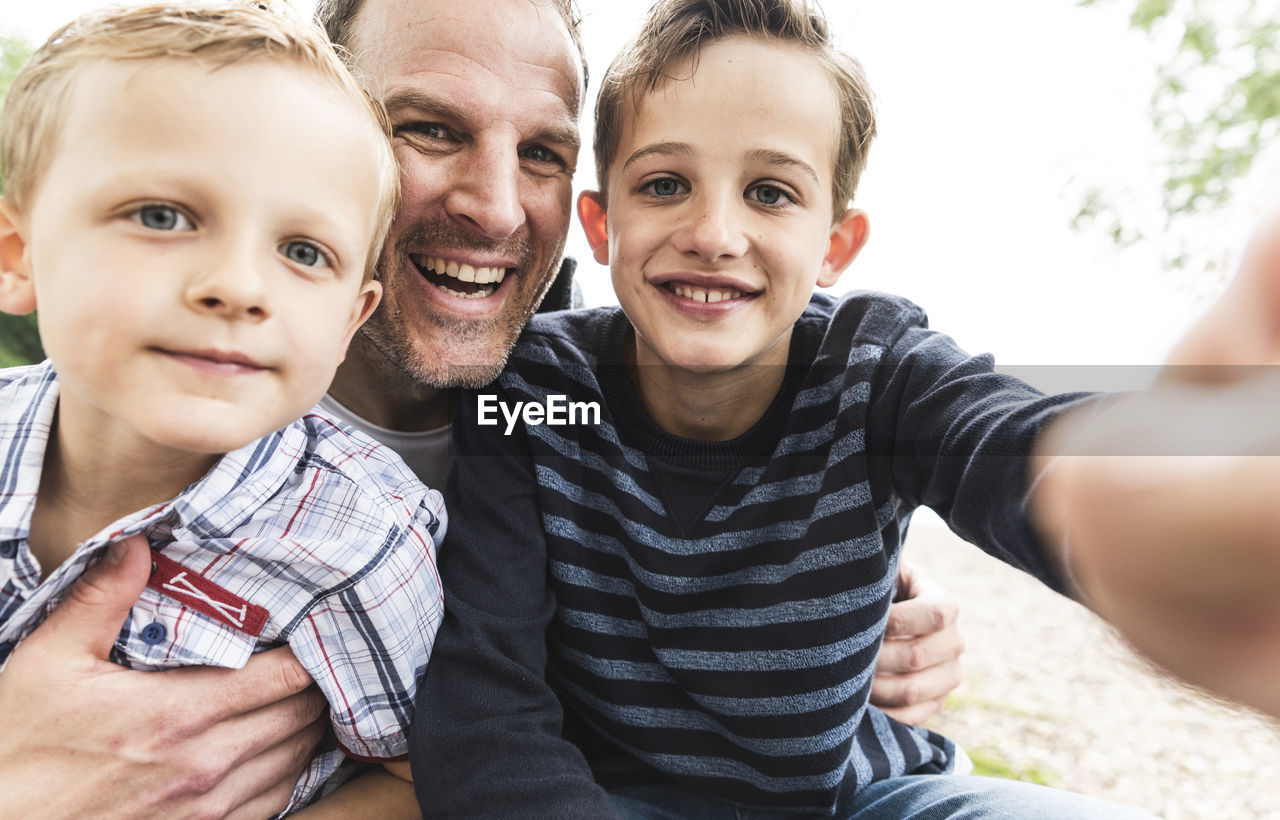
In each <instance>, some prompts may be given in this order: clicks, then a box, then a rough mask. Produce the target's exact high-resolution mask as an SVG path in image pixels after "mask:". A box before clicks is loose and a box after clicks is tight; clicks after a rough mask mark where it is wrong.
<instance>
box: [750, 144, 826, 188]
mask: <svg viewBox="0 0 1280 820" xmlns="http://www.w3.org/2000/svg"><path fill="white" fill-rule="evenodd" d="M747 158H748V159H750V160H751V161H753V162H760V163H764V164H765V165H780V166H783V167H786V168H794V169H795V170H797V171H799V172H800V173H802V174H804V175H805V176H807V177H809V178H810V179H812V180H813V181H814V183H815V184H817V185H821V184H822V180H820V179H819V178H818V172H817V171H815V170H814V169H813V166H812V165H810V164H809V163H807V162H805V161H804V160H802V159H800V158H799V157H796V156H793V155H792V154H788V153H787V152H785V151H775V150H773V149H771V148H757V149H755V150H754V151H749V152H747Z"/></svg>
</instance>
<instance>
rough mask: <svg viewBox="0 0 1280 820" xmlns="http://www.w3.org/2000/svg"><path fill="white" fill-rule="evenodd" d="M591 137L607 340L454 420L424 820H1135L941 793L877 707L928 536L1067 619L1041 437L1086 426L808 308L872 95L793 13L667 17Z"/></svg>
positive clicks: (850, 234) (557, 348) (840, 231)
mask: <svg viewBox="0 0 1280 820" xmlns="http://www.w3.org/2000/svg"><path fill="white" fill-rule="evenodd" d="M596 114H597V123H596V139H595V150H596V163H597V171H598V178H599V181H600V192H599V193H593V192H588V193H585V194H584V195H583V196H582V197H581V198H580V200H579V215H580V217H581V220H582V223H583V226H584V228H585V230H586V233H587V237H588V240H589V242H590V244H591V246H592V248H593V250H594V255H595V257H596V259H597V261H599V262H601V263H602V264H608V265H609V266H610V269H611V273H612V279H613V285H614V289H615V292H616V293H617V296H618V299H619V302H620V303H621V310H617V309H600V310H595V311H589V312H577V313H562V314H555V315H552V316H550V317H546V318H544V319H540V320H535V322H534V323H533V324H532V325H531V327H530V330H529V331H528V332H527V333H526V334H525V336H524V337H523V338H522V340H521V342H520V344H519V345H518V347H517V348H516V350H515V351H514V353H513V355H512V358H511V360H510V363H509V365H508V369H507V370H506V372H505V373H504V374H503V375H502V376H501V377H500V378H499V380H498V381H497V383H496V384H495V385H494V386H492V387H491V388H489V389H485V390H483V391H481V393H482V394H483V395H479V396H477V395H471V396H466V397H464V398H463V399H462V400H461V401H460V406H459V416H460V419H459V422H458V423H457V424H456V425H455V430H456V431H457V434H458V435H459V441H458V443H457V449H458V452H460V453H467V454H470V456H471V457H464V458H459V459H458V461H457V464H456V470H455V475H454V477H453V479H452V480H451V483H450V485H449V488H448V492H447V495H448V497H449V501H450V510H451V513H452V515H453V517H454V522H455V527H454V529H453V531H452V535H451V540H450V543H449V545H448V547H447V549H446V550H445V560H444V562H443V563H442V567H441V569H442V574H443V576H444V579H445V585H446V588H447V589H448V590H449V607H448V613H447V614H446V616H445V620H444V623H443V625H442V627H441V632H440V634H439V636H438V640H437V643H436V647H435V655H434V657H433V661H432V664H431V666H430V668H429V669H428V672H427V676H426V678H425V682H424V686H423V689H422V691H421V693H420V695H419V700H418V703H419V706H418V722H417V723H416V724H415V729H414V742H413V745H412V751H411V761H412V763H413V766H414V773H415V778H416V784H417V789H418V793H419V799H420V802H421V804H422V807H423V810H424V813H425V814H427V815H428V816H441V817H444V816H448V817H453V816H485V817H499V816H502V817H506V816H510V817H522V816H537V817H557V818H568V817H574V818H578V817H581V818H598V817H607V816H613V815H614V813H615V812H621V814H622V816H626V817H654V818H657V817H663V818H667V817H694V816H696V817H725V818H730V817H738V816H744V815H743V814H740V813H739V810H740V809H742V808H743V807H749V814H750V816H752V817H784V816H785V817H797V816H805V817H839V818H848V817H854V816H859V817H861V816H876V817H908V816H912V817H914V816H917V815H916V813H915V812H917V811H921V812H924V814H923V816H929V817H935V816H950V815H951V813H953V812H954V813H957V814H958V813H961V812H965V811H972V812H974V814H972V815H971V814H965V815H964V816H985V815H986V813H990V814H998V815H999V816H1019V817H1063V816H1070V817H1088V818H1097V817H1109V816H1121V815H1130V814H1131V813H1130V812H1129V811H1128V810H1125V809H1122V808H1120V807H1116V806H1109V805H1107V804H1104V803H1101V802H1098V801H1093V800H1090V799H1087V798H1083V797H1080V796H1078V795H1071V794H1069V793H1065V792H1060V791H1056V790H1051V789H1044V788H1038V787H1034V786H1029V785H1027V784H1012V783H1009V782H1008V781H1000V780H993V779H987V778H960V777H933V776H929V775H933V774H938V773H943V772H948V771H951V769H952V767H953V753H954V747H953V746H952V744H951V743H950V742H949V741H947V740H946V739H945V738H942V737H940V736H939V735H937V734H934V733H932V732H929V731H925V730H920V729H916V728H914V727H910V726H906V725H903V724H900V723H898V722H896V721H894V720H892V719H890V718H888V717H887V716H885V715H884V714H883V713H881V712H880V711H879V710H877V709H875V708H874V707H870V706H869V705H868V692H869V687H870V681H871V676H872V671H873V669H872V667H873V662H874V658H875V653H876V650H877V647H878V645H879V642H880V639H881V637H882V633H883V630H884V627H885V618H886V613H887V609H888V606H889V603H890V601H891V599H892V596H893V579H894V575H895V568H896V565H897V561H898V559H899V556H900V552H901V546H902V540H903V536H904V533H905V531H906V527H907V523H908V519H909V516H910V514H911V511H912V510H913V509H914V508H915V507H917V506H919V505H921V504H927V505H929V506H930V507H932V508H933V509H935V510H936V511H937V512H939V513H940V514H941V515H942V516H943V517H944V518H945V519H946V520H947V521H948V523H949V524H950V526H951V527H952V528H953V529H954V530H955V531H956V532H957V533H959V534H960V535H962V536H964V537H965V538H967V539H968V540H971V541H973V542H975V543H977V544H979V545H980V546H981V547H983V549H985V550H986V551H988V552H990V553H992V554H994V555H996V556H998V557H1000V558H1002V559H1003V560H1005V561H1008V562H1009V563H1012V564H1014V565H1015V566H1018V567H1020V568H1022V569H1024V570H1026V571H1028V572H1030V573H1032V574H1033V575H1035V576H1036V577H1038V578H1040V579H1041V580H1043V581H1044V582H1045V583H1046V584H1048V585H1050V586H1051V587H1053V588H1055V589H1058V590H1060V591H1073V587H1072V585H1071V584H1070V583H1069V582H1068V579H1067V578H1066V577H1065V576H1064V573H1063V572H1062V571H1060V569H1059V566H1058V558H1059V556H1058V555H1057V554H1055V553H1051V552H1050V551H1048V550H1046V549H1045V548H1044V547H1042V546H1041V545H1040V543H1039V541H1038V540H1037V538H1036V536H1035V535H1034V534H1033V532H1032V528H1031V525H1030V523H1029V522H1028V516H1027V513H1026V510H1025V506H1026V504H1027V498H1028V487H1029V486H1030V475H1031V473H1030V471H1029V466H1030V464H1031V457H1032V453H1033V450H1034V447H1035V444H1036V441H1037V438H1038V436H1039V434H1040V432H1041V430H1042V429H1043V428H1044V426H1045V425H1046V423H1048V422H1049V421H1050V420H1052V419H1054V418H1056V417H1057V416H1059V415H1060V414H1062V413H1063V412H1064V411H1066V410H1067V409H1068V408H1072V407H1075V406H1077V405H1087V404H1089V403H1090V400H1089V399H1087V398H1086V397H1081V396H1058V397H1045V396H1042V395H1040V394H1039V393H1037V392H1036V391H1035V390H1033V389H1031V388H1030V387H1028V386H1026V385H1024V384H1022V383H1020V382H1018V381H1016V380H1014V379H1012V378H1008V377H1006V376H1002V375H999V374H996V373H994V372H992V365H991V362H990V360H989V357H970V356H968V355H967V354H965V353H964V352H962V351H961V350H960V349H959V348H958V347H957V346H956V345H955V344H954V342H952V341H951V340H950V339H949V338H947V337H946V336H943V335H941V334H938V333H935V332H933V331H930V330H928V329H927V327H926V324H925V316H924V313H923V311H921V310H920V309H919V308H918V307H916V306H914V305H912V304H910V303H908V302H906V301H904V300H902V299H900V298H896V297H892V296H887V295H882V294H870V293H862V294H855V295H853V296H851V297H849V298H845V299H842V300H836V299H832V298H830V297H828V296H826V295H824V294H814V293H813V290H814V286H815V285H823V286H828V285H831V284H833V283H835V281H836V280H837V278H838V277H839V276H840V274H841V272H842V271H843V270H844V269H845V268H846V267H847V266H848V265H849V264H850V262H851V261H852V260H853V259H854V257H855V256H856V255H857V254H858V252H859V250H860V249H861V248H862V247H863V245H864V244H865V242H866V241H867V236H868V221H867V216H866V215H865V214H864V213H862V212H861V211H858V210H856V209H848V207H847V205H848V203H849V201H850V199H851V198H852V196H853V192H854V188H855V185H856V183H857V179H858V175H859V173H860V171H861V169H862V167H863V165H864V163H865V160H866V154H867V149H868V146H869V143H870V141H871V138H872V136H873V134H874V132H875V125H874V114H873V110H872V105H871V94H870V91H869V89H868V87H867V84H866V81H865V78H864V77H863V74H862V71H861V68H860V67H859V66H858V64H857V63H856V62H855V61H854V60H853V59H852V58H850V57H848V56H845V55H843V54H841V53H839V52H838V51H836V50H835V49H834V47H833V46H832V44H831V42H830V39H829V37H828V34H827V30H826V26H825V23H824V21H823V20H822V19H821V18H820V16H818V15H817V13H816V12H814V11H813V10H812V9H811V8H810V7H809V6H808V5H807V4H803V3H800V2H793V1H792V0H660V2H658V3H657V4H656V5H655V6H654V8H653V9H652V11H651V12H650V17H649V18H648V21H647V23H646V25H645V26H644V28H643V29H642V31H641V33H640V34H639V35H638V37H637V38H636V40H634V41H633V42H632V43H631V45H629V46H628V47H627V48H626V49H624V51H623V52H622V54H621V55H620V56H619V57H618V58H617V59H616V60H615V61H614V63H613V65H612V66H611V68H610V69H609V72H608V74H607V75H606V76H605V78H604V80H603V83H602V87H601V91H600V99H599V102H598V105H597V111H596ZM490 394H492V395H490ZM494 408H501V409H502V412H501V413H497V412H496V411H494ZM531 408H532V410H531ZM566 408H579V409H580V410H581V409H586V408H598V417H592V416H591V415H590V414H589V413H583V412H579V413H578V414H577V415H576V417H575V415H574V413H573V412H571V411H569V410H566ZM517 414H518V415H519V418H522V419H523V420H524V425H523V426H521V425H517V424H509V423H508V421H507V420H508V419H514V418H516V417H517ZM495 416H496V417H495ZM597 418H598V421H597ZM557 422H558V423H557ZM508 432H509V433H510V435H504V433H508ZM495 568H500V569H502V570H504V571H505V574H499V573H498V569H495ZM543 578H546V579H547V583H546V585H545V586H544V585H542V584H541V582H540V579H543ZM544 680H546V681H547V682H548V685H545V686H544V685H542V684H543V681H544ZM561 704H563V706H564V714H563V726H562V719H561V712H560V705H561ZM562 734H563V738H562ZM584 758H585V761H584ZM463 772H468V773H470V775H471V777H470V779H468V778H466V777H463V776H462V773H463ZM601 787H603V789H602V788H601ZM605 789H607V790H608V791H609V793H608V794H606V792H605V791H604V790H605ZM863 812H865V814H864V813H863Z"/></svg>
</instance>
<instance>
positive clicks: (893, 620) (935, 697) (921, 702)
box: [871, 561, 964, 724]
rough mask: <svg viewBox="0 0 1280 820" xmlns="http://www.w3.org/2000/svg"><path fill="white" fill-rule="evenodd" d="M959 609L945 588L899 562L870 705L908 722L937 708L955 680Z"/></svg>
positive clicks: (925, 717) (921, 719)
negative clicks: (895, 598) (895, 599)
mask: <svg viewBox="0 0 1280 820" xmlns="http://www.w3.org/2000/svg"><path fill="white" fill-rule="evenodd" d="M959 612H960V607H959V605H958V604H957V603H956V601H955V599H954V598H952V597H951V596H950V595H949V594H948V593H947V591H946V590H945V589H943V588H942V587H941V586H939V585H937V584H935V583H933V582H931V581H930V580H929V579H928V578H926V577H924V575H923V574H922V573H921V572H919V571H918V570H917V569H916V568H915V567H913V566H911V565H910V564H908V563H906V562H905V561H904V562H901V563H899V565H898V599H897V601H896V602H894V603H893V604H892V605H891V606H890V607H889V623H888V626H887V627H886V628H885V640H884V643H883V645H881V647H880V655H879V657H878V659H877V661H876V675H875V678H874V679H873V680H872V681H871V703H872V704H874V705H875V706H877V707H879V708H880V710H881V711H883V712H884V713H885V714H887V715H889V716H891V717H893V718H896V719H897V720H900V721H902V722H903V723H911V724H919V723H923V722H924V721H926V720H928V719H929V718H931V717H933V716H934V715H936V714H937V713H938V712H940V711H942V707H943V705H944V704H945V703H946V701H947V695H949V694H951V690H953V689H955V688H956V687H957V686H959V685H960V678H961V672H960V655H961V653H963V652H964V640H963V639H962V638H961V637H960V628H959V626H958V625H957V623H956V619H957V616H958V615H959Z"/></svg>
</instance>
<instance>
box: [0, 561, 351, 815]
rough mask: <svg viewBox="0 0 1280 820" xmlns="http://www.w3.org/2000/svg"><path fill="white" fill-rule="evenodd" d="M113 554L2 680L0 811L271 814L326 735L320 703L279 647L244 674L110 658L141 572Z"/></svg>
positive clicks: (143, 567)
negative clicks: (154, 667)
mask: <svg viewBox="0 0 1280 820" xmlns="http://www.w3.org/2000/svg"><path fill="white" fill-rule="evenodd" d="M150 568H151V559H150V550H149V548H148V547H147V544H146V541H145V540H144V539H142V538H141V537H138V536H135V537H132V538H129V539H126V540H125V541H123V542H120V543H119V544H115V545H113V546H112V548H111V551H110V552H109V553H108V555H107V556H106V557H105V558H104V559H103V560H102V561H100V562H99V563H98V564H97V565H95V566H94V567H91V568H90V569H89V570H88V571H87V572H86V573H85V575H84V577H82V578H81V579H80V580H79V581H77V582H76V584H75V585H74V586H73V587H72V589H71V592H70V594H69V595H68V596H67V598H66V599H65V600H64V601H63V602H62V603H61V604H59V606H58V608H57V609H56V610H55V611H54V612H53V613H52V614H51V615H50V616H49V619H48V620H47V621H45V622H44V623H43V624H41V625H40V626H39V627H38V628H37V629H36V630H35V631H34V632H33V633H32V634H31V635H30V637H28V638H27V639H26V640H25V641H24V642H23V643H22V644H21V645H19V646H18V648H17V649H15V650H14V652H13V655H12V657H11V658H10V659H9V664H8V666H6V667H5V669H4V674H2V675H0V721H3V723H4V731H2V732H0V795H3V798H0V817H6V818H7V817H82V816H88V815H93V816H95V817H175V818H177V817H227V816H229V817H259V818H260V817H266V816H269V815H271V814H274V813H276V812H278V811H279V810H281V809H283V808H284V806H285V804H286V803H287V802H288V799H289V795H290V792H291V791H292V788H293V784H294V782H295V780H296V779H297V777H298V775H299V774H300V773H301V771H302V768H303V767H304V766H305V765H306V763H307V760H308V759H309V758H310V755H311V752H312V750H313V749H314V747H315V745H316V744H317V743H318V742H319V740H320V738H321V736H322V734H323V732H324V721H323V719H322V718H323V715H324V714H325V712H326V705H325V701H324V698H323V697H322V696H321V695H320V694H319V692H318V691H317V690H316V689H315V687H314V686H311V679H310V678H309V677H308V676H307V673H306V671H305V670H304V669H303V668H302V667H301V666H300V665H299V664H298V662H297V661H296V660H295V659H294V657H293V655H292V654H291V653H290V652H289V651H288V649H278V650H272V651H270V652H264V653H261V654H258V655H255V656H254V657H253V658H251V659H250V661H249V663H248V664H247V665H246V666H245V668H244V669H242V670H227V669H212V668H189V669H175V670H172V671H165V672H139V671H132V670H129V669H125V668H123V667H120V666H117V665H115V664H112V663H109V662H107V660H106V658H107V655H108V653H109V652H110V650H111V646H112V644H113V643H114V641H115V638H116V636H117V635H118V633H119V630H120V625H121V624H122V623H124V620H125V617H126V616H127V614H128V611H129V608H130V607H131V606H132V605H133V603H134V602H135V601H136V600H137V598H138V595H139V594H140V593H141V591H142V588H143V586H145V584H146V581H147V577H148V574H149V573H150Z"/></svg>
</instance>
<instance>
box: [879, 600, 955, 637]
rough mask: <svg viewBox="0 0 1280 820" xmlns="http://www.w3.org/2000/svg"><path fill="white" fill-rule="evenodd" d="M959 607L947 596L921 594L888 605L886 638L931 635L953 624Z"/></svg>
mask: <svg viewBox="0 0 1280 820" xmlns="http://www.w3.org/2000/svg"><path fill="white" fill-rule="evenodd" d="M959 614H960V607H959V605H957V604H956V602H955V601H954V600H952V599H951V598H949V597H943V596H935V595H926V594H921V595H919V597H916V598H912V599H911V600H909V601H899V602H898V603H895V604H893V605H891V606H890V607H889V622H888V624H887V625H886V626H885V632H884V634H885V637H886V638H907V637H911V636H914V635H931V634H933V633H935V632H941V631H942V630H944V629H948V628H950V627H952V626H954V625H955V622H956V618H957V616H958V615H959Z"/></svg>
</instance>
